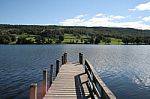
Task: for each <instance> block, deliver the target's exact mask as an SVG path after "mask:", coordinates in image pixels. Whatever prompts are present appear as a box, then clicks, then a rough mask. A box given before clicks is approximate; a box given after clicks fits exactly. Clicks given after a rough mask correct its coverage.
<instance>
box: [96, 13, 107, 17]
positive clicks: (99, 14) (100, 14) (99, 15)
mask: <svg viewBox="0 0 150 99" xmlns="http://www.w3.org/2000/svg"><path fill="white" fill-rule="evenodd" d="M101 16H105V14H103V13H98V14H96V17H101Z"/></svg>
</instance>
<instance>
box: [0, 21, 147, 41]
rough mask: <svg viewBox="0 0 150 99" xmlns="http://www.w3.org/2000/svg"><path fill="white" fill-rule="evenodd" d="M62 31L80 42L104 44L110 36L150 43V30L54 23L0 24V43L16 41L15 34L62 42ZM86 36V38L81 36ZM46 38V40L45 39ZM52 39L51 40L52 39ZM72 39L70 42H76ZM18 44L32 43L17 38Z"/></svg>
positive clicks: (39, 39)
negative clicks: (59, 24) (43, 24)
mask: <svg viewBox="0 0 150 99" xmlns="http://www.w3.org/2000/svg"><path fill="white" fill-rule="evenodd" d="M64 33H67V34H73V35H74V36H75V37H76V38H78V39H79V40H80V39H81V42H82V43H86V44H87V43H90V44H98V43H99V42H100V41H101V40H102V41H103V42H105V44H109V43H110V42H111V39H110V38H116V39H122V42H123V43H124V44H150V30H138V29H132V28H110V27H109V28H107V27H81V26H55V25H51V26H49V25H47V26H41V25H8V24H1V25H0V43H1V44H9V43H11V42H15V41H16V36H17V35H19V36H20V35H35V43H37V44H44V43H47V44H51V43H53V42H55V43H62V41H64ZM81 36H86V37H87V38H81ZM47 38H48V40H47ZM52 40H53V41H52ZM79 40H75V41H74V40H73V41H71V42H70V43H78V42H79ZM17 43H18V44H20V43H21V44H23V43H34V42H33V40H30V39H27V38H20V37H19V38H18V40H17Z"/></svg>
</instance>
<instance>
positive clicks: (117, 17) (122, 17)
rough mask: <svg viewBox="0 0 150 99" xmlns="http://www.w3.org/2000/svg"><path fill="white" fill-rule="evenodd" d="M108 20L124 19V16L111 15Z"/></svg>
mask: <svg viewBox="0 0 150 99" xmlns="http://www.w3.org/2000/svg"><path fill="white" fill-rule="evenodd" d="M110 18H112V19H124V18H125V17H124V16H114V15H111V16H110Z"/></svg>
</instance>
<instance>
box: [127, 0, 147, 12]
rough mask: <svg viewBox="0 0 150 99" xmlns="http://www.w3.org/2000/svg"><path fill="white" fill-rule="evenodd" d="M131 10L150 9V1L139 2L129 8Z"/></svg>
mask: <svg viewBox="0 0 150 99" xmlns="http://www.w3.org/2000/svg"><path fill="white" fill-rule="evenodd" d="M128 10H129V11H136V10H138V11H146V10H150V2H147V3H143V4H139V5H137V6H136V7H135V8H134V9H128Z"/></svg>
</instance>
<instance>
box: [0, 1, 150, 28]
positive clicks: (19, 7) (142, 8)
mask: <svg viewBox="0 0 150 99" xmlns="http://www.w3.org/2000/svg"><path fill="white" fill-rule="evenodd" d="M0 23H1V24H42V25H47V24H55V25H65V26H105V27H130V28H137V29H150V1H149V0H0Z"/></svg>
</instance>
